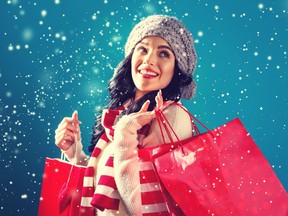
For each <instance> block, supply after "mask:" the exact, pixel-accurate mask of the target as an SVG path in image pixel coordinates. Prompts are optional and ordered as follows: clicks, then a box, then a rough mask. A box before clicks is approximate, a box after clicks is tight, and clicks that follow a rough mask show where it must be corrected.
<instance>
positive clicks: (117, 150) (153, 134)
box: [64, 105, 192, 216]
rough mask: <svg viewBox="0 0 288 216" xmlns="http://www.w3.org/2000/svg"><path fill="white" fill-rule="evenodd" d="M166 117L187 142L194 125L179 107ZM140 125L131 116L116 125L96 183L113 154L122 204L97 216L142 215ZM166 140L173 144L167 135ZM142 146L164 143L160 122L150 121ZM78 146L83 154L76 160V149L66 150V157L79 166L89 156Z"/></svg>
mask: <svg viewBox="0 0 288 216" xmlns="http://www.w3.org/2000/svg"><path fill="white" fill-rule="evenodd" d="M163 112H164V114H165V116H166V118H167V120H168V121H169V123H170V124H171V126H172V127H173V130H174V131H175V132H176V134H177V136H178V137H179V139H181V140H183V139H187V138H189V137H191V136H192V126H191V120H190V117H189V115H188V114H187V113H186V112H185V111H184V110H183V109H182V108H180V107H179V106H177V105H170V106H168V107H167V108H166V109H165V110H164V111H163ZM140 128H141V125H140V124H139V123H138V122H136V121H134V120H133V121H131V120H130V118H129V116H123V117H122V118H121V119H120V120H119V121H118V122H117V124H116V127H115V132H114V141H113V142H112V143H110V144H109V145H108V146H107V147H106V148H105V149H104V150H103V152H102V153H101V155H100V156H99V162H98V166H97V172H96V176H94V181H95V182H97V181H98V178H99V176H100V175H101V167H104V165H105V163H106V161H107V158H108V157H109V156H111V155H113V154H114V177H115V181H116V185H117V189H118V191H119V194H120V197H121V202H120V206H119V210H118V211H113V210H104V211H103V212H102V211H99V210H97V215H98V216H102V215H103V216H109V215H137V216H138V215H139V216H140V215H142V205H141V195H140V194H141V191H140V179H139V168H138V147H137V145H138V144H139V140H138V136H137V130H139V129H140ZM170 133H171V134H172V137H173V139H174V140H175V141H176V138H175V136H174V135H173V133H172V132H170ZM165 134H166V133H165V132H164V137H165V141H166V143H167V142H170V141H169V139H168V136H167V135H165ZM140 142H141V144H142V146H143V147H149V146H157V145H161V144H163V143H164V141H163V140H162V136H161V131H160V128H159V125H158V122H157V120H156V119H155V120H153V121H152V122H151V126H150V130H149V132H148V135H147V136H146V137H144V138H143V140H141V141H140ZM79 145H80V146H77V148H78V149H81V153H80V154H79V155H78V156H77V158H75V157H73V156H72V155H75V147H74V146H73V147H71V148H69V149H68V150H67V151H65V152H64V153H65V155H66V157H67V158H68V159H69V160H70V161H74V160H77V162H78V164H82V165H83V164H85V163H87V156H86V155H85V153H84V151H83V150H82V144H81V143H80V144H79Z"/></svg>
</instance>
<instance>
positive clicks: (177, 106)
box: [163, 102, 190, 118]
mask: <svg viewBox="0 0 288 216" xmlns="http://www.w3.org/2000/svg"><path fill="white" fill-rule="evenodd" d="M163 113H164V115H169V116H170V115H174V116H175V115H181V116H182V117H189V118H190V114H189V111H188V109H187V108H186V107H185V106H184V105H183V104H181V103H180V102H174V103H171V104H169V105H167V106H166V107H165V108H164V109H163Z"/></svg>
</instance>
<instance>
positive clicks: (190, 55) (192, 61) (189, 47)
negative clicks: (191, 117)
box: [125, 15, 197, 99]
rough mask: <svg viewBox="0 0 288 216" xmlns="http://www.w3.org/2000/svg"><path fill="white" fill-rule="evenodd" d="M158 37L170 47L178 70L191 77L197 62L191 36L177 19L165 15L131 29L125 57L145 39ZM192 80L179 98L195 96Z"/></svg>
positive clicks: (153, 17)
mask: <svg viewBox="0 0 288 216" xmlns="http://www.w3.org/2000/svg"><path fill="white" fill-rule="evenodd" d="M148 36H158V37H162V38H163V39H165V40H166V41H167V42H168V43H169V45H170V46H171V48H172V50H173V52H174V55H175V58H176V61H177V64H178V67H179V68H180V70H181V71H182V72H183V73H184V74H186V75H188V76H192V75H193V73H194V71H195V67H196V62H197V55H196V51H195V48H194V43H193V38H192V34H191V33H190V32H189V30H188V29H187V28H186V27H185V26H184V25H183V24H182V22H180V21H179V20H178V19H177V18H174V17H170V16H165V15H152V16H149V17H147V18H145V19H143V20H142V21H140V22H139V23H138V24H136V25H135V27H134V28H133V29H132V31H131V33H130V35H129V37H128V40H127V42H126V45H125V56H127V55H129V54H130V53H131V51H132V50H133V49H134V47H135V46H136V45H137V44H138V43H139V42H140V41H141V40H142V39H143V38H145V37H148ZM195 91H196V83H195V82H194V80H193V81H192V83H191V84H189V85H188V86H183V87H182V88H181V97H182V98H184V99H191V98H193V97H194V96H195Z"/></svg>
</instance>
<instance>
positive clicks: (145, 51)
mask: <svg viewBox="0 0 288 216" xmlns="http://www.w3.org/2000/svg"><path fill="white" fill-rule="evenodd" d="M137 51H138V52H140V53H147V49H146V48H145V47H138V49H137Z"/></svg>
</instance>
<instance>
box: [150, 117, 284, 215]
mask: <svg viewBox="0 0 288 216" xmlns="http://www.w3.org/2000/svg"><path fill="white" fill-rule="evenodd" d="M174 146H175V145H174ZM154 165H155V168H156V170H157V173H158V176H159V178H160V179H161V182H162V184H163V186H164V187H165V188H166V189H167V191H168V192H169V194H170V195H171V197H172V198H173V199H174V200H175V202H176V203H177V204H178V205H179V206H180V208H181V209H182V211H183V212H184V214H185V215H192V216H193V215H196V216H198V215H201V216H205V215H214V216H218V215H219V216H226V215H227V216H228V215H241V216H242V215H259V216H270V215H271V216H272V215H273V216H287V215H288V196H287V192H286V191H285V189H284V187H283V186H282V185H281V183H280V181H279V180H278V178H277V176H276V175H275V173H274V171H273V169H272V168H271V166H270V165H269V163H268V161H267V160H266V159H265V157H264V156H263V154H262V153H261V151H260V150H259V148H258V147H257V145H256V143H255V142H254V141H253V139H252V138H251V136H250V134H249V133H248V132H247V130H246V129H245V127H244V126H243V124H242V123H241V121H240V120H239V119H238V118H237V119H234V120H232V121H230V122H228V123H227V124H224V125H222V126H220V127H218V128H216V129H215V130H212V131H209V132H207V133H203V134H200V135H197V136H196V137H192V138H191V139H187V140H184V141H181V145H180V146H179V147H177V148H174V149H172V150H171V151H168V152H166V153H164V154H160V155H156V156H155V157H154Z"/></svg>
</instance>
